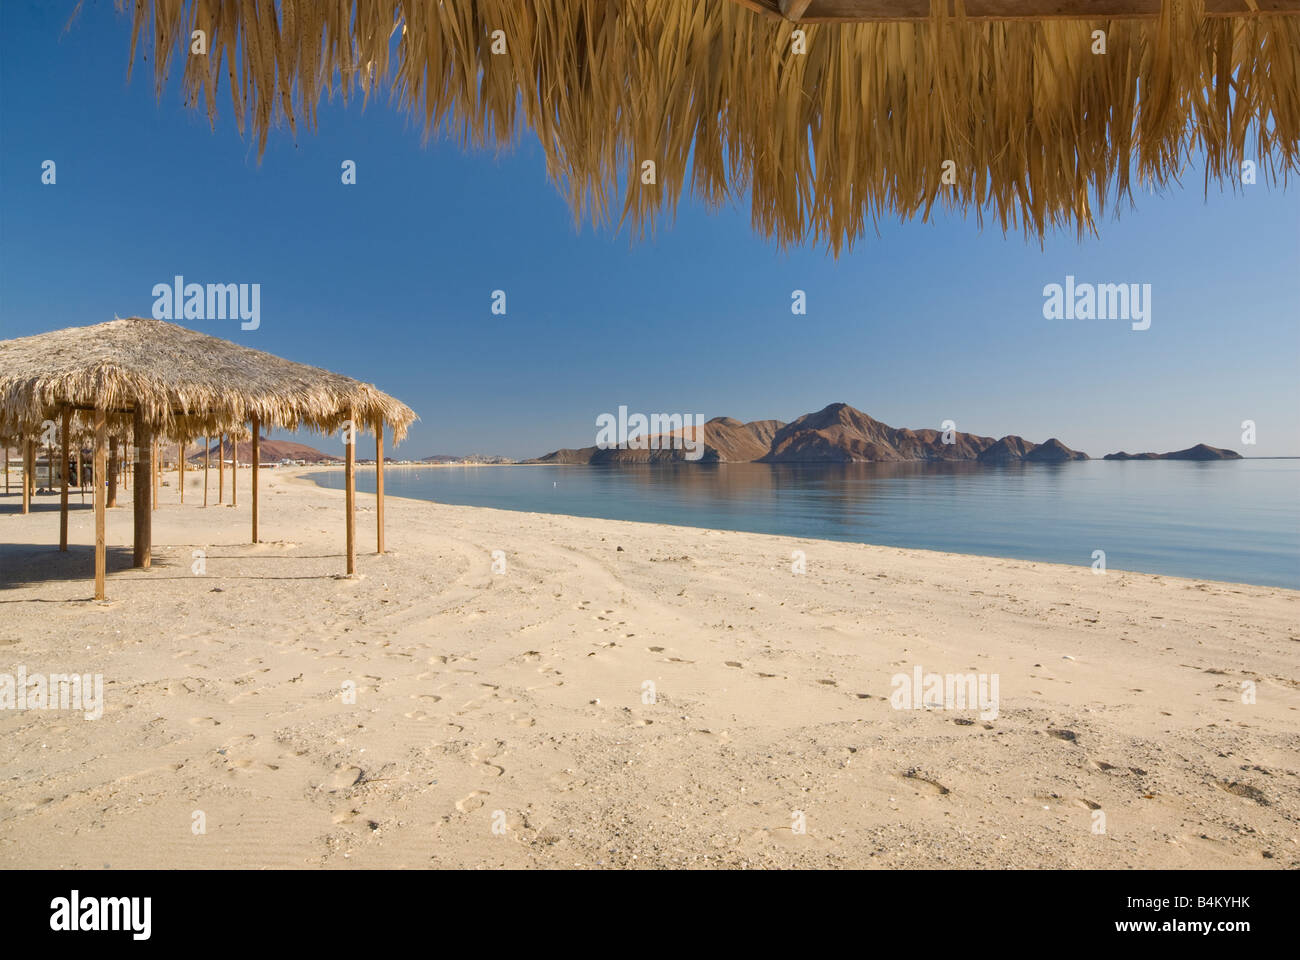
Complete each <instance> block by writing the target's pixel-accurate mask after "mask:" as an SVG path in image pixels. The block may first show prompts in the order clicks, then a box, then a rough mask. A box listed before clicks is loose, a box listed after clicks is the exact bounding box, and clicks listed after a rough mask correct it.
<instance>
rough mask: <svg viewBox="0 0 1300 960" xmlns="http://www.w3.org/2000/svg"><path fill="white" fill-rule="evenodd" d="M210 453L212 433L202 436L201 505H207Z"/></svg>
mask: <svg viewBox="0 0 1300 960" xmlns="http://www.w3.org/2000/svg"><path fill="white" fill-rule="evenodd" d="M211 453H212V435H211V434H207V435H205V436H204V437H203V505H204V506H205V507H206V506H207V505H208V458H209V456H210V455H211Z"/></svg>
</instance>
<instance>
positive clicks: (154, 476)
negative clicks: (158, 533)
mask: <svg viewBox="0 0 1300 960" xmlns="http://www.w3.org/2000/svg"><path fill="white" fill-rule="evenodd" d="M149 482H150V483H151V484H153V509H155V510H157V509H158V440H157V438H154V441H153V453H152V454H150V456H149Z"/></svg>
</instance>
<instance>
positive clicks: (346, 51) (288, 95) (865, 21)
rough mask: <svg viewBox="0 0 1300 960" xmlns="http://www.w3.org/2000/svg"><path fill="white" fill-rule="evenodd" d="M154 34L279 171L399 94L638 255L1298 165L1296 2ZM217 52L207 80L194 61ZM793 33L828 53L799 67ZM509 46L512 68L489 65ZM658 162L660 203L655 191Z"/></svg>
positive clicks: (293, 17) (383, 22) (255, 23)
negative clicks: (302, 130)
mask: <svg viewBox="0 0 1300 960" xmlns="http://www.w3.org/2000/svg"><path fill="white" fill-rule="evenodd" d="M118 2H119V6H120V7H121V8H123V9H125V6H126V0H118ZM132 8H133V19H134V35H133V40H132V59H133V60H134V56H135V49H136V45H137V43H138V41H139V40H140V39H141V37H142V36H143V37H145V38H147V39H148V40H151V41H152V49H151V50H150V51H149V52H150V54H151V55H152V60H153V66H154V70H155V79H156V81H157V82H158V84H159V89H160V91H161V87H162V83H163V81H164V80H165V78H166V76H167V72H168V69H169V67H170V66H171V65H172V64H174V63H176V62H177V61H178V58H181V59H182V60H183V69H184V86H185V90H186V92H187V97H188V99H189V101H190V102H191V103H192V104H194V105H198V104H203V105H204V107H205V108H206V110H207V112H208V113H209V115H210V116H211V117H213V118H215V116H216V114H217V112H218V106H217V104H218V88H219V86H220V85H221V84H222V83H225V84H227V85H228V86H229V88H230V90H229V95H230V97H231V99H232V101H233V105H234V113H235V117H236V119H237V121H238V123H239V127H240V130H241V131H243V130H245V129H251V131H252V133H253V134H254V135H255V136H256V138H257V141H258V148H259V150H261V149H263V148H264V147H265V143H266V137H267V133H268V131H269V130H270V129H271V128H272V127H273V126H275V125H276V124H278V123H279V122H281V121H287V122H288V123H289V125H290V126H291V127H293V128H294V130H295V131H296V129H297V127H298V125H299V124H303V125H305V126H306V127H307V128H309V129H310V128H312V127H313V126H314V124H315V122H316V111H317V107H318V104H319V101H320V98H321V96H322V93H325V92H329V93H331V94H332V93H333V91H335V90H336V89H337V90H339V91H340V92H341V93H342V94H343V96H344V98H345V99H346V98H347V97H349V96H350V95H354V94H356V93H358V92H360V93H362V94H364V95H365V96H366V97H367V98H369V96H370V95H371V94H372V93H376V92H388V93H390V94H391V96H392V97H393V99H395V100H396V101H397V102H398V104H400V105H401V106H402V107H403V108H405V109H406V110H408V111H409V112H410V113H411V114H412V115H413V116H415V117H417V118H419V119H421V120H422V121H423V123H424V127H425V131H426V134H429V133H432V132H436V131H440V130H447V131H450V132H452V133H455V134H459V135H460V137H461V138H462V139H463V141H465V142H469V143H475V144H503V143H506V142H508V141H510V140H511V139H512V138H513V137H515V136H516V135H517V134H518V133H519V132H520V131H521V130H522V129H523V128H524V127H527V128H529V129H531V130H532V131H533V132H534V133H535V134H536V136H537V138H538V140H539V142H540V144H541V147H542V149H543V151H544V152H545V155H546V161H547V166H548V171H549V173H550V175H551V176H552V178H553V179H554V180H555V181H556V182H557V183H558V184H559V185H560V187H561V189H562V191H563V192H564V193H565V194H566V196H567V199H568V201H569V203H570V204H571V206H572V208H573V210H574V213H575V216H576V217H579V218H581V217H583V216H590V217H591V218H592V219H593V220H595V221H597V222H603V221H605V220H606V219H607V217H608V215H609V214H610V212H611V210H612V209H614V208H616V207H617V206H620V205H621V207H622V212H621V219H622V220H623V221H626V222H628V223H630V224H631V225H632V226H633V227H634V228H635V229H637V230H641V231H644V230H645V229H646V228H647V227H651V226H652V225H653V223H654V221H655V219H656V217H658V216H660V215H661V214H664V213H668V214H671V212H672V211H673V210H674V209H675V207H676V204H677V202H678V200H679V198H680V196H681V194H682V192H683V191H685V190H690V191H691V192H693V193H694V194H695V195H697V196H698V197H700V198H702V199H704V200H705V201H708V202H710V203H722V202H725V201H728V200H731V199H735V198H738V197H740V196H742V195H743V194H744V193H745V192H746V191H748V192H749V194H750V203H751V209H752V218H753V223H754V226H755V228H756V229H757V230H759V231H760V232H761V233H763V234H765V235H767V236H772V237H775V238H776V239H777V240H778V241H779V242H781V243H782V244H785V243H792V242H803V241H810V240H815V241H817V242H821V243H825V244H827V245H828V246H829V247H830V248H831V249H832V250H833V251H835V252H836V253H838V252H839V251H840V250H841V249H842V248H844V247H845V246H848V245H851V244H852V242H853V240H854V239H855V238H857V237H859V236H861V235H862V234H863V233H864V232H865V231H866V230H867V229H868V227H869V226H870V225H873V224H874V222H875V221H876V220H877V219H878V218H879V217H881V216H898V217H901V218H910V217H913V216H917V215H920V216H923V217H924V216H928V214H929V213H930V211H931V209H932V207H933V206H934V205H935V204H938V205H940V206H941V207H948V208H952V209H955V210H958V211H963V212H974V213H975V214H976V216H977V217H978V219H979V220H980V222H981V223H982V222H983V218H984V216H985V215H986V214H987V215H989V216H990V217H992V218H995V219H996V220H997V221H998V222H999V223H1000V225H1001V226H1002V229H1003V230H1008V229H1023V230H1024V231H1025V233H1026V234H1027V235H1037V236H1038V237H1039V238H1041V237H1042V236H1043V234H1044V233H1045V231H1047V230H1048V229H1052V228H1056V227H1063V226H1075V227H1076V228H1077V229H1078V231H1079V232H1080V233H1083V232H1084V231H1085V230H1091V229H1095V218H1096V217H1097V216H1098V214H1100V213H1102V212H1104V211H1106V210H1107V208H1110V207H1113V209H1115V210H1116V211H1118V210H1119V209H1120V207H1121V206H1122V204H1123V202H1124V201H1125V200H1127V201H1129V202H1131V200H1132V194H1131V178H1132V176H1133V174H1134V173H1136V176H1137V179H1138V180H1139V182H1140V183H1141V184H1143V185H1149V186H1152V187H1158V186H1161V185H1164V184H1167V183H1169V182H1171V181H1175V180H1177V179H1178V177H1179V176H1180V174H1181V173H1182V172H1183V170H1184V167H1185V165H1186V163H1187V160H1188V158H1189V156H1190V155H1191V154H1192V153H1193V152H1195V151H1203V152H1204V154H1205V157H1206V169H1205V179H1206V189H1207V190H1208V187H1209V182H1210V180H1212V179H1218V180H1220V181H1221V182H1224V183H1232V184H1234V185H1236V184H1238V183H1239V180H1240V174H1241V163H1242V161H1243V160H1250V161H1253V162H1255V163H1256V164H1257V166H1258V177H1259V178H1260V180H1261V181H1262V182H1269V181H1270V180H1273V181H1277V180H1281V181H1283V182H1284V181H1285V179H1286V176H1287V174H1288V173H1289V172H1291V171H1293V170H1295V169H1296V167H1297V163H1300V17H1297V16H1295V14H1296V13H1300V2H1298V0H1164V2H1163V3H1161V2H1160V0H964V2H963V0H934V2H931V0H734V2H733V0H708V2H704V0H635V2H632V0H526V2H523V0H336V2H328V3H327V2H319V3H317V2H288V0H284V2H282V3H279V4H272V3H256V4H254V3H238V2H234V0H134V2H133V3H132ZM1080 16H1082V17H1083V19H1061V18H1062V17H1080ZM823 21H830V22H823ZM835 21H839V22H835ZM196 29H203V30H206V32H207V37H208V39H209V50H208V53H207V55H206V56H198V55H191V54H190V52H189V50H190V43H191V32H192V31H193V30H196ZM796 29H798V30H803V31H804V38H803V39H804V41H805V43H806V51H807V52H806V53H803V54H799V53H795V52H794V44H793V42H792V41H793V39H794V37H793V31H795V30H796ZM1097 29H1102V30H1104V31H1105V32H1106V45H1107V46H1106V53H1105V54H1101V55H1098V54H1094V53H1093V52H1092V47H1093V31H1094V30H1097ZM498 30H500V31H504V40H505V43H506V52H505V53H504V54H501V53H496V54H494V53H493V49H492V48H493V43H494V38H493V36H492V34H493V32H494V31H498ZM224 96H225V94H224V93H222V94H221V98H222V99H224ZM647 160H649V161H654V163H655V164H656V172H655V183H653V184H645V183H643V182H642V178H641V173H642V164H643V163H644V162H645V161H647ZM947 161H951V162H952V163H951V167H948V168H947V169H948V170H950V171H951V173H952V174H953V175H955V180H956V182H955V183H953V184H949V183H945V182H944V174H945V169H946V168H945V164H946V162H947ZM620 193H621V200H620V199H619V195H620ZM1094 207H1095V208H1096V209H1094Z"/></svg>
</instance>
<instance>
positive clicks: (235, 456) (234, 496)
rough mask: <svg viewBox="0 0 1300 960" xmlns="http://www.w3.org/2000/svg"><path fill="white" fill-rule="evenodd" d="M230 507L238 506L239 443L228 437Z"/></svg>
mask: <svg viewBox="0 0 1300 960" xmlns="http://www.w3.org/2000/svg"><path fill="white" fill-rule="evenodd" d="M230 505H231V506H232V507H238V506H239V441H238V440H236V439H235V437H234V435H233V434H232V435H231V437H230Z"/></svg>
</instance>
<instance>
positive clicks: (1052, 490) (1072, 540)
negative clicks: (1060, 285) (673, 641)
mask: <svg viewBox="0 0 1300 960" xmlns="http://www.w3.org/2000/svg"><path fill="white" fill-rule="evenodd" d="M314 476H315V479H316V480H317V482H318V483H320V484H321V485H322V486H327V487H334V488H342V486H343V473H342V471H331V472H328V473H321V474H316V475H314ZM384 480H385V491H386V492H387V493H388V494H389V495H391V496H399V497H414V498H417V499H423V500H436V501H438V502H441V503H453V504H464V505H468V506H483V507H498V508H501V509H505V510H524V511H530V512H535V513H563V514H571V515H574V516H580V517H599V518H605V519H615V520H646V521H652V522H655V523H670V524H680V525H683V526H692V527H712V528H716V529H724V530H745V531H750V532H754V533H773V534H782V535H787V536H795V537H810V538H816V539H823V540H848V541H853V542H861V543H874V544H884V545H888V546H897V547H913V548H919V549H925V550H947V551H952V552H955V553H971V554H981V555H985V556H997V557H1014V558H1018V559H1022V560H1045V561H1050V562H1054V563H1071V564H1079V565H1082V566H1091V565H1092V562H1093V561H1092V552H1093V551H1094V550H1104V551H1105V552H1106V566H1107V568H1109V569H1112V570H1138V571H1142V572H1146V573H1163V574H1170V575H1174V576H1181V577H1196V578H1201V579H1207V580H1227V581H1234V582H1240V583H1254V584H1263V585H1271V586H1282V587H1291V588H1300V460H1236V461H1217V462H1208V463H1194V462H1181V461H1138V462H1116V461H1100V460H1093V461H1086V462H1080V463H1063V464H1011V465H1008V466H980V465H977V464H965V463H960V464H919V463H915V464H914V463H905V464H897V463H871V464H851V465H834V464H828V465H823V464H788V465H786V464H782V465H768V464H756V463H734V464H712V465H710V464H678V465H660V466H648V465H647V466H619V467H615V466H597V467H590V466H550V465H547V466H532V465H529V466H524V465H520V466H485V467H463V468H462V467H440V468H434V469H403V468H401V467H391V468H389V469H388V470H386V471H385V473H384ZM374 484H375V475H374V472H373V471H362V472H359V473H358V474H357V489H358V490H360V491H363V492H369V493H373V492H374V489H375V487H374Z"/></svg>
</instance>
